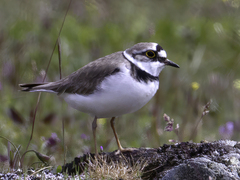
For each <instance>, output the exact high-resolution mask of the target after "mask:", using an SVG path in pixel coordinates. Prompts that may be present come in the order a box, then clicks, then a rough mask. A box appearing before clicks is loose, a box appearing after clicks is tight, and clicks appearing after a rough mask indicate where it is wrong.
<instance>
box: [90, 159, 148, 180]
mask: <svg viewBox="0 0 240 180" xmlns="http://www.w3.org/2000/svg"><path fill="white" fill-rule="evenodd" d="M146 165H147V163H146V161H144V160H142V161H139V163H135V164H134V165H133V166H131V164H130V163H126V162H113V161H110V162H107V160H106V158H101V159H97V160H95V159H91V160H89V163H88V169H87V172H86V174H87V175H88V177H89V178H90V179H96V180H97V179H129V180H131V179H141V175H142V170H143V169H144V167H145V166H146Z"/></svg>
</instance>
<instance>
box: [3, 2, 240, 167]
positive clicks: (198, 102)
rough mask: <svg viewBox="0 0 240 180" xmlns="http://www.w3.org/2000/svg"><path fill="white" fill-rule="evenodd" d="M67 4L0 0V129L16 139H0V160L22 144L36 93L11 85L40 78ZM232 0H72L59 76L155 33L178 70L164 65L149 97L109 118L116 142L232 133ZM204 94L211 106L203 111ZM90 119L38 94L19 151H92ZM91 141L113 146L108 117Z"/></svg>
mask: <svg viewBox="0 0 240 180" xmlns="http://www.w3.org/2000/svg"><path fill="white" fill-rule="evenodd" d="M68 3H69V1H47V0H39V1H26V0H25V1H17V0H8V1H0V22H1V23H0V104H1V106H0V136H1V137H5V138H7V139H8V140H10V141H11V142H12V143H13V144H15V146H16V147H13V146H12V145H10V144H9V143H8V141H7V140H6V139H5V138H1V139H0V162H9V157H10V156H9V152H10V151H11V150H12V151H13V152H18V154H20V155H19V156H18V155H17V156H18V157H20V156H21V155H23V154H24V152H25V151H26V147H27V145H28V142H29V139H30V136H31V130H32V122H33V118H32V117H33V114H34V111H35V107H36V103H37V99H38V93H24V92H20V91H19V88H18V84H20V83H30V82H41V81H42V79H43V76H44V75H45V73H46V68H47V65H48V62H49V59H50V56H51V52H52V51H53V47H54V43H55V42H56V40H57V38H58V33H59V31H60V27H61V24H62V22H63V19H64V15H65V13H66V11H67V7H68ZM239 6H240V0H221V1H204V0H202V1H197V0H184V1H174V0H168V1H158V0H151V1H145V0H133V1H126V0H124V1H107V0H102V1H94V0H89V1H74V0H73V2H72V3H71V6H70V9H69V12H68V14H67V16H66V20H65V23H64V26H63V29H62V32H61V35H60V44H61V55H62V74H63V77H64V76H66V75H68V74H70V73H72V72H73V71H75V70H77V69H78V68H80V67H82V66H84V65H86V64H87V63H89V62H90V61H93V60H95V59H97V58H99V57H103V56H105V55H107V54H110V53H113V52H116V51H122V50H124V49H126V48H128V47H130V46H131V45H133V44H135V43H138V42H157V43H159V44H160V45H161V46H162V47H163V48H164V49H165V50H166V51H167V53H168V58H169V59H170V60H172V61H174V62H176V63H177V64H179V65H180V69H174V68H171V67H167V68H165V69H164V70H163V72H162V73H161V74H160V88H159V90H158V92H157V94H156V95H155V97H154V98H153V99H152V100H151V101H150V102H149V103H148V104H147V105H146V106H145V107H143V108H142V109H141V110H139V111H137V112H135V113H132V114H128V115H124V116H122V117H119V118H117V119H116V124H115V127H116V129H117V132H118V134H119V137H120V140H121V143H122V145H123V146H124V147H158V146H160V145H163V144H164V143H169V140H170V139H171V142H174V141H172V140H174V139H175V140H178V141H189V140H193V141H194V142H199V141H200V140H207V141H213V140H217V139H221V138H228V139H233V140H238V139H239V130H240V120H239V118H240V111H239V109H240V71H239V65H240V22H239V17H240V11H239V9H240V8H239ZM46 77H47V78H46V81H55V80H58V79H59V61H58V52H57V50H55V51H54V54H53V57H52V61H51V64H50V66H49V69H48V72H47V76H46ZM208 102H212V103H211V105H210V107H209V110H210V112H209V113H208V114H207V115H205V114H204V115H203V112H204V110H205V108H206V104H207V103H208ZM164 113H166V114H168V115H169V116H170V117H171V118H173V119H174V123H176V124H179V128H178V131H177V135H178V137H177V136H176V133H173V132H166V131H164V127H165V124H166V123H165V121H164V118H163V114H164ZM203 116H204V117H203ZM199 119H201V122H200V123H199ZM62 120H64V122H65V138H64V139H65V141H64V142H65V145H63V135H62V134H63V133H62ZM92 120H93V118H92V117H90V116H89V115H87V114H84V113H81V112H78V111H76V110H74V109H72V108H70V107H68V106H67V104H66V103H65V102H63V101H62V100H60V99H59V98H58V97H57V96H56V95H53V94H47V93H43V94H42V95H41V99H40V104H39V106H38V111H37V114H36V122H35V128H34V133H33V139H32V141H31V143H30V146H29V148H28V150H34V151H33V152H40V153H41V154H46V155H48V156H51V159H55V160H52V161H51V165H53V166H57V165H62V164H63V162H64V161H63V159H64V157H66V161H67V162H69V161H71V160H72V159H73V158H74V157H76V156H79V155H82V154H83V153H87V152H94V144H93V137H92V131H91V123H92ZM197 124H198V127H197V129H196V128H195V127H196V125H197ZM174 128H175V125H174ZM195 131H197V133H196V135H194V136H192V134H194V133H195ZM97 142H98V146H99V150H100V146H101V147H102V148H103V151H113V150H115V149H117V145H116V143H115V139H114V135H113V133H112V130H111V127H110V120H109V119H100V120H99V121H98V128H97ZM64 146H65V150H66V151H65V152H66V153H65V155H64ZM15 148H17V149H18V150H17V151H15ZM35 154H36V153H27V154H26V155H25V159H24V166H32V164H33V163H34V162H36V161H38V160H37V156H36V155H35ZM2 164H3V163H1V166H2V167H3V165H2ZM34 166H38V165H36V164H35V165H34ZM4 168H8V166H7V167H6V166H4Z"/></svg>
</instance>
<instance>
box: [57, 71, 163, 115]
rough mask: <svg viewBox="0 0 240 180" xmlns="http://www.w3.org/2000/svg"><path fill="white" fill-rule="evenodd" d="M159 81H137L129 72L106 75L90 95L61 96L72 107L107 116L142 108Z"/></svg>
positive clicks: (152, 94)
mask: <svg viewBox="0 0 240 180" xmlns="http://www.w3.org/2000/svg"><path fill="white" fill-rule="evenodd" d="M158 85H159V82H158V81H154V82H148V84H147V83H145V82H138V81H136V80H135V79H133V78H132V77H131V76H130V75H129V73H121V72H120V73H118V74H116V75H112V76H109V77H107V78H106V79H105V80H104V81H103V82H102V83H101V85H100V86H99V87H98V90H97V91H95V92H94V93H93V94H90V95H86V96H83V95H79V94H62V95H60V96H61V97H63V98H64V100H65V101H66V102H67V103H68V104H69V105H70V106H71V107H73V108H75V109H77V110H79V111H81V112H85V113H89V114H92V115H94V116H97V117H98V118H108V117H115V116H120V115H123V114H127V113H132V112H135V111H137V110H138V109H140V108H142V107H143V106H144V105H145V104H146V103H147V102H148V101H149V100H150V99H151V98H152V97H153V96H154V94H155V93H156V91H157V89H158Z"/></svg>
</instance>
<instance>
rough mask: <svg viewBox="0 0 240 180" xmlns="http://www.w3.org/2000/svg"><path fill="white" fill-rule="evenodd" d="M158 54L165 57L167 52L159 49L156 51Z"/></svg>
mask: <svg viewBox="0 0 240 180" xmlns="http://www.w3.org/2000/svg"><path fill="white" fill-rule="evenodd" d="M158 55H159V56H160V57H163V58H167V53H166V51H164V50H161V51H160V52H159V53H158Z"/></svg>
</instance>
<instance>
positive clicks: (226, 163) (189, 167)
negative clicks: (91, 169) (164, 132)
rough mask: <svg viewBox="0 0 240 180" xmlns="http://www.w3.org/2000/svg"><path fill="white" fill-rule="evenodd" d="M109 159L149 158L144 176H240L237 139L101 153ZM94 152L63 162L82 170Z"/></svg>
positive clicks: (175, 179)
mask: <svg viewBox="0 0 240 180" xmlns="http://www.w3.org/2000/svg"><path fill="white" fill-rule="evenodd" d="M99 157H101V158H104V159H106V162H107V163H110V162H115V163H119V162H121V163H125V164H126V165H128V166H134V165H135V164H136V163H142V162H143V161H144V162H145V166H144V169H143V171H142V172H143V173H142V177H141V178H142V179H153V180H160V179H163V180H169V179H170V180H183V179H184V180H192V179H194V180H205V179H208V180H215V179H216V180H220V179H229V180H231V179H240V177H239V173H240V144H239V143H238V142H236V141H230V140H220V141H215V142H201V143H190V142H182V143H176V144H173V145H166V144H164V145H163V146H161V147H159V148H139V149H134V150H132V151H126V152H122V153H120V152H119V151H114V152H110V153H100V155H99ZM94 158H95V155H94V154H86V155H84V156H82V157H77V158H75V159H74V161H73V162H71V163H68V164H66V165H64V166H63V171H65V172H68V173H69V174H75V173H76V172H78V173H82V172H83V170H84V168H85V167H87V164H88V163H89V160H90V159H94Z"/></svg>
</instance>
